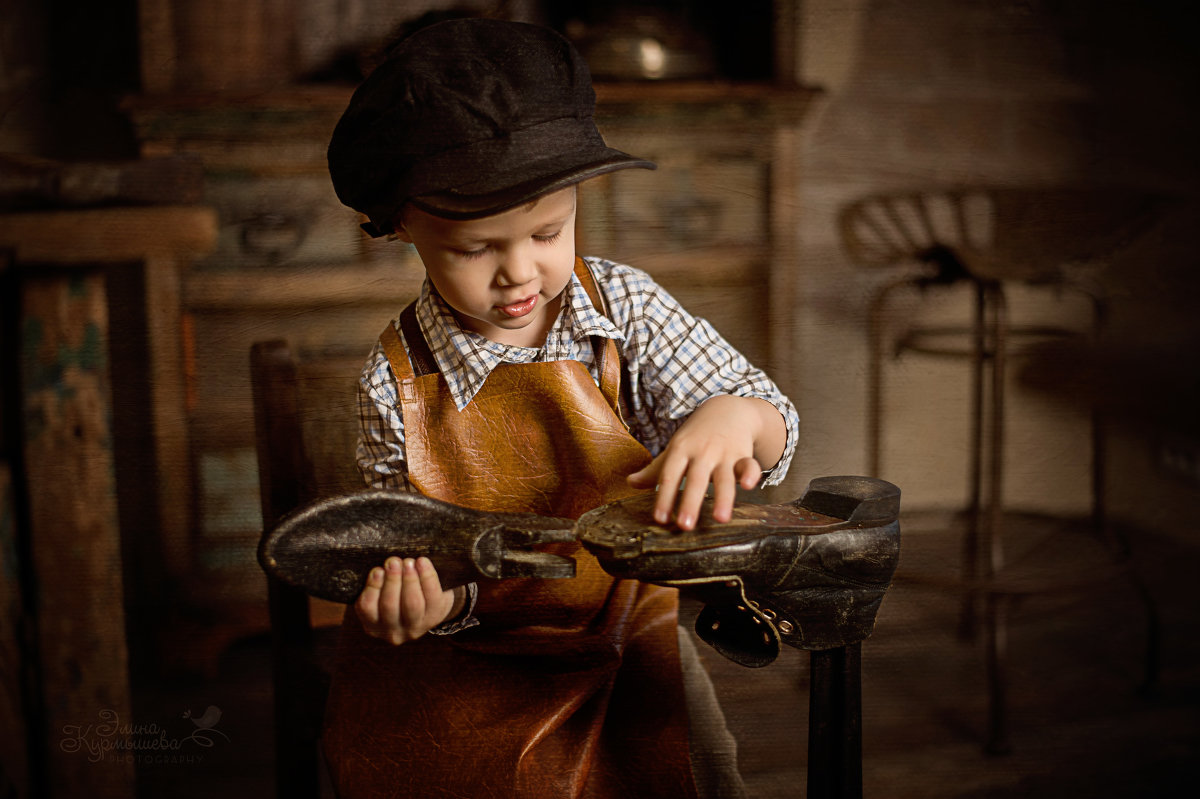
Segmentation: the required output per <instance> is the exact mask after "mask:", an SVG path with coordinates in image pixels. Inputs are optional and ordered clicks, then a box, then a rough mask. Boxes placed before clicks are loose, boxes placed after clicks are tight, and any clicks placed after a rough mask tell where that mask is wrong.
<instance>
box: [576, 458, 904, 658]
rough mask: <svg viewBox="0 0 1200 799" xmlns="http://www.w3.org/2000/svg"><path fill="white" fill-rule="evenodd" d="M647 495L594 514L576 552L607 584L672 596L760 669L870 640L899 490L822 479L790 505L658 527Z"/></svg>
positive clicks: (719, 643) (884, 585) (730, 653)
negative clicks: (791, 653)
mask: <svg viewBox="0 0 1200 799" xmlns="http://www.w3.org/2000/svg"><path fill="white" fill-rule="evenodd" d="M653 502H654V499H653V497H636V498H634V499H632V500H626V501H624V502H620V503H616V504H613V505H609V506H606V507H604V508H599V509H597V510H594V511H590V512H588V513H586V514H584V516H583V517H582V518H580V520H579V522H578V525H577V527H578V529H579V537H580V540H581V541H582V542H583V545H584V546H585V547H587V549H588V550H589V551H591V552H592V553H593V554H595V555H596V557H597V558H598V559H599V560H600V564H601V566H603V567H604V569H605V570H606V571H608V572H609V573H610V574H612V575H614V576H617V577H623V578H627V579H634V580H642V581H644V582H650V583H656V584H659V585H667V586H674V587H677V588H679V589H680V590H682V591H684V592H687V593H688V594H689V595H691V596H694V597H696V598H698V599H699V600H700V601H702V602H703V603H704V609H703V610H702V612H701V613H700V615H699V617H698V618H697V620H696V632H697V634H698V635H699V636H700V638H701V639H703V640H704V641H705V642H707V643H708V644H709V645H711V646H712V647H713V648H714V649H716V650H717V651H718V652H720V653H721V654H723V655H725V656H726V657H728V658H730V659H731V660H734V661H736V662H738V663H741V664H743V665H746V666H765V665H767V664H768V663H771V662H772V661H774V660H775V658H776V657H778V655H779V646H780V643H784V644H788V645H789V646H793V647H796V648H799V649H832V648H835V647H839V646H844V645H846V644H851V643H855V642H857V641H862V640H863V639H865V638H867V637H868V636H869V635H870V634H871V631H872V629H873V628H874V625H875V617H876V614H877V612H878V610H879V605H880V603H881V602H882V600H883V596H884V593H885V592H886V591H887V589H888V586H889V585H890V584H891V580H892V575H893V574H894V573H895V570H896V565H897V563H898V562H899V558H900V523H899V512H900V490H899V489H898V488H896V486H894V485H892V484H891V483H888V482H885V481H883V480H877V479H873V478H868V477H822V478H818V479H815V480H813V481H812V482H811V483H810V484H809V486H808V490H807V491H806V492H805V494H804V496H802V497H801V498H800V499H798V500H796V501H795V502H793V503H791V504H786V505H753V504H743V503H739V504H738V505H736V506H735V508H734V518H733V520H732V521H731V522H726V523H716V522H712V521H711V514H710V513H708V512H707V509H706V510H705V512H702V513H701V518H702V519H704V518H707V519H709V520H710V521H707V522H702V523H701V524H700V525H699V526H698V527H697V529H695V530H692V531H683V530H679V529H673V528H667V527H663V526H660V525H657V524H654V523H653V521H652V516H651V508H652V506H653Z"/></svg>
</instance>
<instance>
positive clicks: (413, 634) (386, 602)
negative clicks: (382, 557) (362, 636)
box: [354, 557, 458, 644]
mask: <svg viewBox="0 0 1200 799" xmlns="http://www.w3.org/2000/svg"><path fill="white" fill-rule="evenodd" d="M456 604H458V603H457V602H456V594H455V592H454V591H453V590H450V591H443V590H442V583H441V580H439V579H438V574H437V570H436V569H435V568H434V567H433V564H432V563H431V562H430V561H429V558H424V557H422V558H417V559H416V560H413V559H412V558H405V559H404V560H401V559H400V558H396V557H391V558H388V559H387V562H385V563H384V564H383V566H382V567H376V568H374V569H372V570H371V573H370V574H369V575H368V576H367V586H366V588H364V589H363V592H362V593H361V594H359V596H358V601H357V602H355V603H354V611H355V613H357V614H358V619H359V621H360V622H362V626H363V629H364V630H365V631H366V633H367V635H370V636H372V637H373V638H380V639H382V640H384V641H387V642H389V643H391V644H403V643H405V642H406V641H415V640H416V639H418V638H420V637H421V636H422V635H424V634H425V633H427V632H429V631H430V630H431V629H433V628H434V627H436V626H438V625H439V624H441V623H442V622H443V621H445V620H446V619H448V618H450V616H451V614H452V612H453V611H454V607H455V605H456Z"/></svg>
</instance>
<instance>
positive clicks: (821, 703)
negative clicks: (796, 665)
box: [806, 643, 863, 799]
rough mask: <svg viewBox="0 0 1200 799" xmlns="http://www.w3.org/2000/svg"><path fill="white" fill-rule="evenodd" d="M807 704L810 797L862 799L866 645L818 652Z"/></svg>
mask: <svg viewBox="0 0 1200 799" xmlns="http://www.w3.org/2000/svg"><path fill="white" fill-rule="evenodd" d="M810 664H811V665H810V672H809V705H808V790H807V793H806V795H807V797H808V799H861V797H862V793H863V788H862V644H857V643H856V644H848V645H847V646H843V647H838V648H837V649H825V650H819V651H814V652H813V653H812V655H811V660H810Z"/></svg>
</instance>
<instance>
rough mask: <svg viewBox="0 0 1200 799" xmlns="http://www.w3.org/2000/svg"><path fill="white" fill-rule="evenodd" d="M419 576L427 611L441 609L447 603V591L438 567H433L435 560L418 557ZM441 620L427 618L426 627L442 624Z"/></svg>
mask: <svg viewBox="0 0 1200 799" xmlns="http://www.w3.org/2000/svg"><path fill="white" fill-rule="evenodd" d="M417 577H418V578H420V581H421V593H422V594H423V595H424V597H425V611H426V613H429V612H432V611H435V609H440V608H441V607H442V606H443V604H444V603H445V596H444V595H445V592H444V591H443V590H442V581H441V578H439V577H438V573H437V569H435V568H434V567H433V562H432V561H431V560H429V558H427V557H424V556H422V557H419V558H417ZM428 621H433V625H429V624H428ZM440 623H441V620H440V619H438V620H436V621H434V620H426V627H427V628H428V627H430V626H434V625H436V624H440Z"/></svg>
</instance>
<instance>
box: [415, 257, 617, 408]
mask: <svg viewBox="0 0 1200 799" xmlns="http://www.w3.org/2000/svg"><path fill="white" fill-rule="evenodd" d="M417 322H418V324H419V325H420V327H421V332H422V333H424V334H425V340H426V341H427V342H428V344H429V349H430V351H431V352H432V353H433V358H434V361H435V362H436V363H437V367H438V370H439V371H440V372H441V373H442V375H443V376H444V377H445V378H446V384H447V385H448V386H449V388H450V395H451V396H452V397H453V398H454V404H455V406H456V407H457V408H458V409H459V410H460V411H461V410H462V409H463V408H465V407H466V406H467V404H468V403H470V401H471V400H472V399H474V397H475V395H476V394H477V393H479V389H481V388H482V387H483V384H484V381H486V380H487V377H488V375H490V374H491V373H492V370H493V369H495V368H496V367H497V366H498V365H499V364H501V363H535V362H541V361H560V360H578V361H586V362H591V361H592V360H593V356H592V345H591V337H592V336H602V337H604V338H611V339H616V340H617V341H623V340H624V338H625V336H624V334H623V333H621V331H620V330H618V329H617V328H616V326H614V325H613V323H612V322H611V321H610V320H609V319H608V317H606V316H604V314H602V313H601V312H600V311H599V310H598V309H597V308H596V307H595V306H594V305H593V304H592V301H591V299H590V298H589V297H588V295H587V292H586V291H585V290H584V288H583V284H582V283H580V281H579V278H578V277H577V276H576V275H574V274H572V275H571V281H570V282H569V283H568V284H567V287H566V289H565V290H564V293H563V304H562V308H561V309H560V311H559V314H558V317H557V318H556V319H555V320H554V324H553V325H552V326H551V328H550V332H549V334H547V336H546V342H545V344H544V345H543V346H542V347H540V348H534V347H518V346H515V345H510V344H498V343H496V342H494V341H490V340H488V339H487V338H485V337H483V336H481V335H480V334H478V333H475V332H474V331H470V330H464V329H463V328H462V326H461V325H459V323H458V320H457V319H456V318H455V317H454V313H453V312H452V311H451V310H450V306H449V305H447V304H446V301H445V300H443V299H442V297H441V295H439V294H438V293H437V291H436V290H434V288H433V285H432V284H431V283H430V282H429V279H428V278H426V279H425V282H424V283H423V284H422V286H421V295H420V297H419V298H418V299H417Z"/></svg>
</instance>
